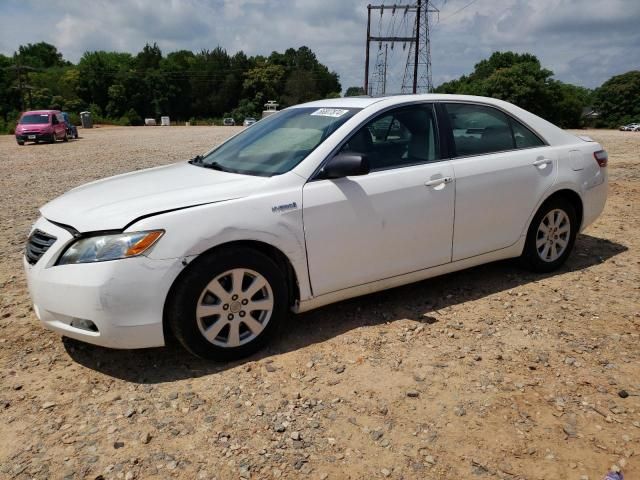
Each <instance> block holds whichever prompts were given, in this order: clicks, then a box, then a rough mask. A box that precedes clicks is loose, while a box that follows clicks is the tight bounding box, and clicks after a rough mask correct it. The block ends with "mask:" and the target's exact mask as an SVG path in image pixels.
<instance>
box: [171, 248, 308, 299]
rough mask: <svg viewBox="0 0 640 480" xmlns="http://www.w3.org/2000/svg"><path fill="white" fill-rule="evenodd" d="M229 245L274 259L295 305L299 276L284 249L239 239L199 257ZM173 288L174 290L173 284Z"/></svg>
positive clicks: (207, 251) (298, 294) (203, 253)
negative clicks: (254, 251) (248, 249)
mask: <svg viewBox="0 0 640 480" xmlns="http://www.w3.org/2000/svg"><path fill="white" fill-rule="evenodd" d="M229 247H242V248H250V249H252V250H256V251H258V252H260V253H262V254H263V255H266V256H267V257H269V258H270V259H271V260H273V261H274V262H275V263H276V265H278V267H279V268H280V269H281V270H282V273H284V275H285V278H286V280H287V286H288V289H289V302H290V304H291V305H293V304H294V303H295V301H296V300H299V299H300V290H299V288H298V277H297V276H296V271H295V270H294V268H293V265H292V264H291V262H290V261H289V258H288V257H287V256H286V255H285V254H284V253H282V251H280V250H279V249H278V248H276V247H274V246H273V245H269V244H268V243H265V242H259V241H255V240H239V241H234V242H227V243H222V244H220V245H216V246H215V247H213V248H210V249H209V250H206V251H205V252H202V253H201V254H200V255H198V257H200V256H202V255H206V254H208V253H211V252H214V251H216V250H220V249H224V248H229ZM197 260H198V258H195V259H194V260H193V261H191V262H190V263H189V265H191V263H193V262H195V261H197ZM183 271H184V270H183ZM180 277H181V275H178V278H176V280H175V281H174V285H175V284H176V283H177V282H178V280H179V279H180ZM171 290H173V286H172V288H171ZM169 295H171V291H170V292H169Z"/></svg>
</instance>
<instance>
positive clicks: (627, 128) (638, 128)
mask: <svg viewBox="0 0 640 480" xmlns="http://www.w3.org/2000/svg"><path fill="white" fill-rule="evenodd" d="M619 130H620V131H622V132H640V123H630V124H628V125H622V126H621V127H620V128H619Z"/></svg>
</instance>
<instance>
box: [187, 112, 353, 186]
mask: <svg viewBox="0 0 640 480" xmlns="http://www.w3.org/2000/svg"><path fill="white" fill-rule="evenodd" d="M358 111H359V109H355V108H349V109H346V108H317V107H303V108H292V109H288V110H282V111H281V112H278V113H277V114H274V115H270V116H269V117H267V118H265V119H263V120H260V121H259V122H257V123H256V124H255V125H254V126H252V127H251V128H250V129H247V130H244V131H243V132H242V133H240V134H238V135H236V136H235V137H233V138H232V139H231V140H229V141H228V142H226V143H223V144H222V145H220V147H218V148H216V149H215V150H213V151H211V152H209V153H208V154H207V155H205V156H204V157H196V159H195V160H196V161H193V162H192V163H194V164H195V165H200V166H203V167H209V168H216V169H219V170H223V171H228V172H233V173H241V174H247V175H260V176H267V177H268V176H272V175H280V174H282V173H285V172H288V171H289V170H291V169H292V168H293V167H295V166H296V165H298V164H299V163H300V162H301V161H302V160H304V158H305V157H306V156H307V155H309V154H310V153H311V152H312V151H313V150H314V149H315V148H316V147H317V146H318V145H320V143H322V142H323V141H324V140H325V139H327V137H329V135H331V134H332V133H333V132H334V131H335V130H336V129H337V128H338V127H340V126H341V125H342V124H343V123H344V122H346V121H347V120H348V119H349V118H351V117H352V116H353V115H355V114H356V113H357V112H358Z"/></svg>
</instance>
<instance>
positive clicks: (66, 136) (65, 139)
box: [62, 132, 69, 142]
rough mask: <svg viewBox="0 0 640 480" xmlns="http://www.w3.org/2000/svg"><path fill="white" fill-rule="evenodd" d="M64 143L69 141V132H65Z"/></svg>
mask: <svg viewBox="0 0 640 480" xmlns="http://www.w3.org/2000/svg"><path fill="white" fill-rule="evenodd" d="M62 141H63V142H68V141H69V136H68V135H67V132H64V137H62Z"/></svg>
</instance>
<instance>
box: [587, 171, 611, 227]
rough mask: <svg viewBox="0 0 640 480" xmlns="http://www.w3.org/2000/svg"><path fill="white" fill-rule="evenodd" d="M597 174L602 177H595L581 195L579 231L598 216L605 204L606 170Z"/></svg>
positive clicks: (607, 184)
mask: <svg viewBox="0 0 640 480" xmlns="http://www.w3.org/2000/svg"><path fill="white" fill-rule="evenodd" d="M599 173H600V175H602V177H600V178H597V177H596V178H595V179H594V180H593V181H592V182H590V183H589V184H588V185H587V186H586V188H585V190H584V191H583V194H582V202H583V210H584V211H583V215H582V225H581V227H580V231H582V230H584V229H585V228H587V227H588V226H589V225H591V224H592V223H593V222H594V221H595V220H596V219H597V218H598V217H599V216H600V214H601V213H602V211H603V210H604V207H605V204H606V203H607V195H608V191H609V181H608V175H607V170H606V168H604V169H600V172H599Z"/></svg>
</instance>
